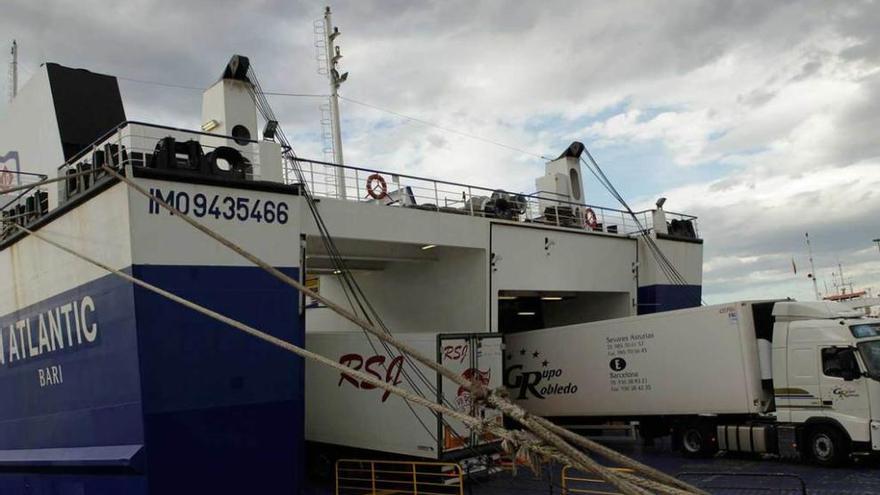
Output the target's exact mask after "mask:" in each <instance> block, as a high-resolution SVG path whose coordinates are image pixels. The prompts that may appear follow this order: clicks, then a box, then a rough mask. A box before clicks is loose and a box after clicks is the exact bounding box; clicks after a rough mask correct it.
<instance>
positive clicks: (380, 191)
mask: <svg viewBox="0 0 880 495" xmlns="http://www.w3.org/2000/svg"><path fill="white" fill-rule="evenodd" d="M367 194H368V195H369V196H370V197H371V198H373V199H382V198H385V197H386V196H388V183H387V182H385V178H384V177H382V176H381V175H379V174H373V175H371V176H369V177H367Z"/></svg>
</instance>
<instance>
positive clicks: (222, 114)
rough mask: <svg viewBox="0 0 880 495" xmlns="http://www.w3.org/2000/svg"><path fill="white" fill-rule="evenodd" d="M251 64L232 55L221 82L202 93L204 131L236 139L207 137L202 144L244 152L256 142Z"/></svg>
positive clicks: (255, 115) (242, 58)
mask: <svg viewBox="0 0 880 495" xmlns="http://www.w3.org/2000/svg"><path fill="white" fill-rule="evenodd" d="M250 65H251V64H250V60H248V58H247V57H245V56H242V55H233V56H232V58H231V59H230V60H229V63H228V64H226V67H225V68H224V69H223V75H222V76H221V78H220V80H218V81H217V82H216V83H214V85H213V86H211V87H210V88H208V89H206V90H205V92H204V93H203V94H202V130H203V131H205V132H210V133H211V134H222V135H225V136H232V137H233V138H234V139H219V138H214V137H209V136H205V137H204V138H203V139H202V144H203V145H208V146H231V147H234V148H237V149H239V151H244V150H245V149H246V148H248V147H250V146H251V145H252V144H253V141H255V140H256V139H257V137H258V134H257V106H256V103H254V98H253V96H252V95H251V92H252V91H253V85H252V84H251V81H250V79H248V75H247V74H248V70H249V69H250Z"/></svg>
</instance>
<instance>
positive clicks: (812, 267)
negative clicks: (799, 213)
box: [804, 232, 822, 301]
mask: <svg viewBox="0 0 880 495" xmlns="http://www.w3.org/2000/svg"><path fill="white" fill-rule="evenodd" d="M804 236H805V237H806V239H807V251H809V253H810V278H811V279H813V292H814V293H815V294H816V300H817V301H821V300H822V294H821V293H819V282H817V281H816V265H815V264H813V246H811V245H810V233H809V232H806V233H804Z"/></svg>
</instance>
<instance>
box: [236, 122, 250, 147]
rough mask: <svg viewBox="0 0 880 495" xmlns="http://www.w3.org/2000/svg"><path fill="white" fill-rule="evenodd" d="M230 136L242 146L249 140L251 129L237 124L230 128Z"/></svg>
mask: <svg viewBox="0 0 880 495" xmlns="http://www.w3.org/2000/svg"><path fill="white" fill-rule="evenodd" d="M232 137H234V138H235V142H236V143H238V145H239V146H244V145H246V144H248V142H249V141H250V140H251V131H249V130H248V128H247V127H245V126H243V125H237V126H235V127H233V128H232Z"/></svg>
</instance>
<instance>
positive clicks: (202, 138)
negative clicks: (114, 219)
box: [0, 121, 699, 237]
mask: <svg viewBox="0 0 880 495" xmlns="http://www.w3.org/2000/svg"><path fill="white" fill-rule="evenodd" d="M169 137H171V138H174V139H175V140H176V142H178V143H185V142H187V141H195V142H197V143H199V145H200V147H201V150H202V152H203V153H204V154H206V155H207V154H208V153H210V152H211V151H213V150H215V149H216V148H218V147H220V146H230V145H232V144H233V143H235V148H236V149H237V150H238V151H239V153H241V155H242V156H243V157H244V158H245V159H246V160H247V162H248V163H249V164H250V167H249V169H248V173H247V177H246V178H247V179H259V178H260V177H261V164H260V143H259V142H258V141H255V140H250V139H241V138H235V137H232V136H226V135H219V134H212V133H209V132H200V131H192V130H187V129H179V128H174V127H168V126H161V125H155V124H148V123H144V122H135V121H129V122H123V123H121V124H120V125H119V126H117V127H116V128H114V129H112V130H111V131H109V132H107V133H106V134H105V135H104V136H102V137H101V138H99V139H98V140H96V141H95V142H94V143H93V144H92V145H90V146H88V147H87V148H85V149H84V150H82V151H81V152H80V153H78V154H77V155H76V156H74V157H73V158H71V159H70V160H68V161H67V162H66V163H64V164H63V165H61V166H60V167H59V168H58V176H59V177H67V176H71V177H70V179H68V180H63V181H60V182H58V183H57V184H58V185H57V186H56V187H55V188H53V189H51V190H50V189H48V188H45V187H44V188H42V191H41V194H42V195H40V194H37V193H35V192H34V191H30V194H32V196H31V197H32V198H33V199H31V200H30V201H31V206H30V207H28V206H27V204H28V203H27V202H28V197H27V196H26V195H21V197H18V198H16V199H14V200H13V201H12V203H11V204H9V205H7V207H4V208H0V210H3V211H5V214H6V215H7V217H8V216H10V215H18V214H19V213H22V214H23V217H16V219H17V218H25V217H26V218H25V220H22V222H25V223H29V222H30V221H31V220H32V218H31V217H34V215H36V216H41V215H43V214H45V213H46V212H47V211H48V209H49V208H52V209H54V208H55V207H56V206H58V205H62V204H64V203H66V202H69V201H71V200H72V199H74V198H76V197H77V196H79V195H81V194H83V193H84V192H85V191H88V190H92V189H94V188H95V187H97V186H99V185H101V184H105V183H107V182H108V179H109V176H108V175H107V174H106V172H105V171H104V170H103V168H102V166H103V165H104V164H108V165H111V166H114V167H119V166H124V167H129V166H130V167H150V166H152V160H153V158H154V155H155V153H156V149H157V144H159V142H160V141H162V140H163V139H166V138H169ZM177 160H178V162H182V163H181V164H180V165H181V168H186V166H187V164H186V163H185V162H186V157H177ZM296 164H297V165H298V167H299V168H300V170H301V173H302V182H304V183H305V185H306V186H307V187H308V189H309V190H310V191H311V193H312V194H313V195H315V196H318V197H326V198H336V199H345V200H348V201H356V202H360V203H364V204H373V205H381V206H387V207H396V208H409V209H413V210H423V211H430V212H437V213H443V214H456V215H469V216H477V217H488V218H494V219H499V220H506V221H512V222H522V223H533V224H542V225H552V226H556V227H564V228H571V229H578V230H585V231H589V232H597V233H604V234H611V235H619V236H631V235H636V234H641V233H646V232H650V231H651V230H652V228H653V225H652V223H653V221H654V218H653V217H654V215H653V212H654V210H643V211H638V212H635V213H634V214H630V213H629V212H627V211H624V210H620V209H614V208H606V207H602V206H597V205H590V204H584V203H574V202H570V201H566V200H565V199H563V198H560V197H558V196H556V195H554V194H551V193H548V192H545V191H538V192H535V193H530V194H522V193H512V192H509V191H505V190H502V189H494V188H488V187H481V186H475V185H469V184H462V183H456V182H450V181H443V180H436V179H430V178H425V177H418V176H414V175H407V174H397V173H392V172H387V171H382V170H377V169H368V168H361V167H354V166H348V165H345V166H341V165H336V164H333V163H328V162H322V161H317V160H307V159H297V160H296ZM273 165H275V166H279V165H281V164H278V163H275V164H273ZM285 165H288V166H285V167H284V168H283V170H284V180H285V181H286V182H288V183H293V182H299V181H300V178H299V177H298V176H297V174H294V170H293V168H292V167H290V166H289V165H291V164H290V163H286V164H285ZM340 172H341V174H340ZM339 175H341V176H342V178H340V177H339ZM47 192H48V194H46V193H47ZM46 196H48V200H47V198H46ZM2 199H3V196H2V194H0V200H2ZM22 203H23V204H24V206H22V207H21V208H19V205H21V204H22ZM13 209H23V211H22V212H18V211H17V210H15V211H13ZM665 214H666V219H667V221H669V222H675V221H679V222H687V223H688V225H689V226H690V227H691V229H692V231H693V232H694V236H695V237H698V236H699V233H698V230H697V224H696V217H694V216H690V215H685V214H681V213H674V212H670V211H666V212H665ZM8 223H9V222H5V223H4V224H5V225H7V226H8ZM12 228H13V229H14V227H12ZM15 230H17V229H15Z"/></svg>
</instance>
